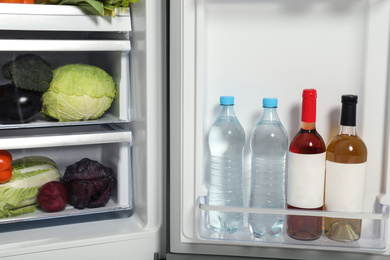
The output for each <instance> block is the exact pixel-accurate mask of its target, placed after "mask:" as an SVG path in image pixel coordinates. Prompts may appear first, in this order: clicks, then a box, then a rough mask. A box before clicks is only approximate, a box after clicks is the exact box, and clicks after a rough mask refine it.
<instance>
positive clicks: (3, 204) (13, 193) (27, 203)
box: [0, 156, 61, 217]
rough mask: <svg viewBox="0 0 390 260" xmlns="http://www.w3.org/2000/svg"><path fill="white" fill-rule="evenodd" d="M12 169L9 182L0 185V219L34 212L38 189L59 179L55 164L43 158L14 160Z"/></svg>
mask: <svg viewBox="0 0 390 260" xmlns="http://www.w3.org/2000/svg"><path fill="white" fill-rule="evenodd" d="M12 167H13V169H12V178H11V180H10V181H8V182H6V183H3V184H0V217H10V216H16V215H20V214H25V213H30V212H34V211H35V208H36V203H37V199H36V197H37V195H38V192H39V188H40V187H41V186H42V185H43V184H45V183H47V182H49V181H59V180H60V177H61V175H60V172H59V170H58V168H57V166H56V165H55V163H54V162H53V161H52V160H50V159H49V158H47V157H43V156H31V157H24V158H20V159H17V160H14V161H13V162H12Z"/></svg>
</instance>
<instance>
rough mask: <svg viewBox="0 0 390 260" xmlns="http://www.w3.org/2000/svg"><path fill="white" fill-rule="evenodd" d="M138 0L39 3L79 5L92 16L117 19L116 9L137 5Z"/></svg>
mask: <svg viewBox="0 0 390 260" xmlns="http://www.w3.org/2000/svg"><path fill="white" fill-rule="evenodd" d="M136 2H138V0H40V1H39V0H38V1H37V3H42V4H56V5H77V6H80V7H82V8H84V9H85V10H87V11H88V12H89V13H90V14H95V15H101V16H106V15H111V16H112V17H114V18H115V8H116V7H128V6H129V5H130V3H136Z"/></svg>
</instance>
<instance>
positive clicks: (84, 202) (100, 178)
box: [61, 158, 116, 209]
mask: <svg viewBox="0 0 390 260" xmlns="http://www.w3.org/2000/svg"><path fill="white" fill-rule="evenodd" d="M61 182H62V183H64V184H65V185H66V187H67V188H68V191H69V194H70V198H69V204H70V205H73V206H74V207H75V208H78V209H83V208H86V207H87V208H97V207H102V206H105V205H106V204H107V202H108V201H109V200H110V197H111V189H112V187H113V185H114V184H115V182H116V181H115V179H114V174H113V171H112V169H111V168H110V167H106V166H104V165H102V164H100V163H99V162H98V161H94V160H91V159H88V158H84V159H82V160H80V161H78V162H76V163H74V164H72V165H69V166H67V167H66V170H65V173H64V176H63V177H62V179H61Z"/></svg>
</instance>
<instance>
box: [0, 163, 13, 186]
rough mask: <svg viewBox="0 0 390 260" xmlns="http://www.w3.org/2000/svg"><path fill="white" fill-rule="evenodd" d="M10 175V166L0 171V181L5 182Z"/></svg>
mask: <svg viewBox="0 0 390 260" xmlns="http://www.w3.org/2000/svg"><path fill="white" fill-rule="evenodd" d="M11 177H12V166H10V167H9V168H8V169H6V170H4V171H1V172H0V183H6V182H7V181H9V180H10V179H11Z"/></svg>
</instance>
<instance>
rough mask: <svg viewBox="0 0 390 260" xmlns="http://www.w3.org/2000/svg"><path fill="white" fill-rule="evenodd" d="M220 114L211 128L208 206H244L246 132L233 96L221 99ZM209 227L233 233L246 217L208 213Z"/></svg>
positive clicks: (237, 214) (224, 213) (216, 212)
mask: <svg viewBox="0 0 390 260" xmlns="http://www.w3.org/2000/svg"><path fill="white" fill-rule="evenodd" d="M220 103H221V111H220V113H219V115H218V117H217V119H216V121H215V122H214V125H213V126H212V127H211V129H210V133H209V148H210V183H209V189H208V194H207V200H206V201H207V203H208V205H211V206H226V207H242V206H243V205H244V192H243V185H242V158H243V148H244V145H245V132H244V129H243V128H242V126H241V124H240V122H239V121H238V119H237V117H236V115H235V113H234V109H233V105H234V97H231V96H221V98H220ZM208 217H209V224H210V226H211V228H212V229H213V231H215V232H228V233H234V232H236V231H237V229H238V227H239V226H240V225H242V222H243V219H244V214H243V213H235V212H234V213H233V212H218V211H209V216H208Z"/></svg>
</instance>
